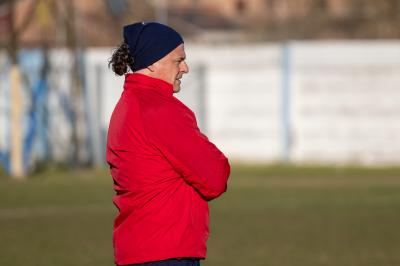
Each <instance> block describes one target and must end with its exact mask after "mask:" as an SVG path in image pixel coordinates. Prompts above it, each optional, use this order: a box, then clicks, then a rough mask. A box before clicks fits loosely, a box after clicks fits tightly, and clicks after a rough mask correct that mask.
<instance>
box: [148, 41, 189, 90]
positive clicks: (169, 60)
mask: <svg viewBox="0 0 400 266" xmlns="http://www.w3.org/2000/svg"><path fill="white" fill-rule="evenodd" d="M185 59H186V54H185V48H184V45H183V44H181V45H179V46H178V47H176V48H175V49H174V50H172V51H171V52H170V53H169V54H167V55H166V56H164V57H163V58H161V59H160V60H158V61H157V62H155V63H154V64H153V76H154V77H156V78H159V79H162V80H164V81H166V82H168V83H171V84H173V85H174V93H177V92H179V91H180V90H181V80H180V79H181V78H182V76H183V74H186V73H188V72H189V68H188V65H187V64H186V62H185Z"/></svg>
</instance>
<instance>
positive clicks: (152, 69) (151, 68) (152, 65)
mask: <svg viewBox="0 0 400 266" xmlns="http://www.w3.org/2000/svg"><path fill="white" fill-rule="evenodd" d="M146 68H147V69H148V70H150V72H154V71H155V67H154V64H151V65H149V66H147V67H146Z"/></svg>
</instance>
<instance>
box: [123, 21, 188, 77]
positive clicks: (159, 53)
mask: <svg viewBox="0 0 400 266" xmlns="http://www.w3.org/2000/svg"><path fill="white" fill-rule="evenodd" d="M123 33H124V41H125V43H126V44H128V46H129V53H130V55H131V56H132V58H133V69H132V70H133V71H137V70H139V69H142V68H145V67H147V66H149V65H151V64H153V63H155V62H157V61H158V60H160V59H161V58H163V57H164V56H166V55H167V54H169V53H170V52H171V51H172V50H174V49H175V48H176V47H178V46H179V45H180V44H182V43H183V39H182V36H181V35H180V34H179V33H178V32H176V31H175V30H174V29H172V28H170V27H168V26H166V25H163V24H160V23H157V22H139V23H134V24H130V25H126V26H124V30H123Z"/></svg>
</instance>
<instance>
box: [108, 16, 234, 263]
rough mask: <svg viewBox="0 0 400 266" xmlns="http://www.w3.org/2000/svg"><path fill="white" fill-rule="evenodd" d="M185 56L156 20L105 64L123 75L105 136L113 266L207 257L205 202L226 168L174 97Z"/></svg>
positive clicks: (130, 30)
mask: <svg viewBox="0 0 400 266" xmlns="http://www.w3.org/2000/svg"><path fill="white" fill-rule="evenodd" d="M185 59H186V54H185V49H184V43H183V39H182V37H181V36H180V35H179V33H177V32H176V31H175V30H173V29H172V28H170V27H168V26H165V25H162V24H159V23H154V22H153V23H135V24H131V25H127V26H125V27H124V43H123V44H122V45H121V46H120V48H119V49H117V50H116V51H115V52H114V54H113V57H112V59H111V61H110V65H112V69H113V70H114V72H115V73H117V74H119V75H125V83H124V91H123V93H122V95H121V98H120V100H119V101H118V103H117V105H116V107H115V109H114V112H113V114H112V117H111V121H110V126H109V130H108V139H107V162H108V164H109V166H110V171H111V175H112V177H113V180H114V189H115V191H116V195H115V196H114V204H115V205H116V207H117V208H118V210H119V214H118V216H117V217H116V219H115V223H114V235H113V245H114V255H115V263H116V264H117V265H142V264H143V265H148V266H156V265H157V266H166V265H169V266H183V265H185V266H195V265H200V263H199V260H200V259H204V258H205V257H206V241H207V238H208V234H209V227H208V223H209V211H208V203H207V202H208V201H210V200H212V199H215V198H216V197H218V196H220V195H221V194H222V193H223V192H225V191H226V188H227V179H228V176H229V174H230V166H229V163H228V159H227V158H226V157H225V156H224V154H223V153H222V152H221V151H220V150H218V148H217V147H216V146H215V145H214V144H212V143H211V142H210V141H209V140H208V138H207V137H206V136H205V135H203V134H202V133H201V132H200V131H199V129H198V127H197V123H196V118H195V115H194V113H193V112H192V111H191V110H190V109H189V108H188V107H186V106H185V105H184V104H183V103H182V102H181V101H179V100H178V99H177V98H175V97H174V96H173V93H177V92H179V91H180V89H181V81H180V79H181V78H182V76H183V75H184V74H186V73H188V71H189V69H188V66H187V64H186V62H185ZM128 68H130V69H131V70H132V72H133V73H128V74H127V71H128ZM144 263H145V264H144Z"/></svg>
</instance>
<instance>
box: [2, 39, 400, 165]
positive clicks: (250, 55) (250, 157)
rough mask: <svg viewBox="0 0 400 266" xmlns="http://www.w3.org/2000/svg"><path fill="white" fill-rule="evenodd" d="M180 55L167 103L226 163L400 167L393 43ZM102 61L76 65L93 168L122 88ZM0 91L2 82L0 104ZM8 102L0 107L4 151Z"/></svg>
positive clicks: (102, 53)
mask: <svg viewBox="0 0 400 266" xmlns="http://www.w3.org/2000/svg"><path fill="white" fill-rule="evenodd" d="M186 49H187V58H188V59H187V61H188V64H189V67H190V73H189V74H188V75H186V76H185V77H184V79H183V84H182V90H181V92H180V93H178V94H176V95H175V96H176V97H178V98H179V99H181V100H182V101H183V102H184V103H186V104H187V105H188V106H189V107H190V108H192V109H193V110H194V112H195V113H196V116H197V120H198V123H199V126H200V128H201V130H202V131H204V132H205V133H206V134H207V135H208V136H209V137H210V139H211V140H212V141H213V142H215V143H216V144H217V146H219V147H220V148H221V149H222V150H223V151H224V152H225V153H226V154H227V155H228V156H229V157H230V158H231V159H232V160H240V161H252V162H253V161H257V162H274V161H282V160H288V161H291V162H297V163H334V164H344V163H361V164H398V163H400V42H291V43H289V44H285V45H284V44H266V45H246V46H234V45H230V46H203V45H195V44H191V43H188V44H186ZM110 55H111V48H104V49H90V50H88V51H87V53H86V54H85V60H84V61H85V68H84V73H85V85H86V91H85V109H86V111H87V125H86V126H87V127H86V130H87V132H86V133H85V134H86V136H88V138H87V139H88V141H89V144H90V145H88V149H90V150H91V153H90V154H92V156H94V157H95V158H94V161H95V162H97V163H98V164H102V163H104V153H103V151H104V145H105V141H104V140H105V136H106V130H107V127H108V121H109V118H110V116H111V112H112V110H113V108H114V105H115V103H116V102H117V100H118V98H119V96H120V94H121V92H122V84H123V78H122V77H117V76H115V75H114V74H113V73H112V72H111V71H110V70H109V69H107V62H108V59H109V57H110ZM52 62H53V71H52V73H53V74H52V80H53V81H52V83H51V84H53V87H54V88H52V89H51V91H50V95H49V107H50V109H51V110H53V111H52V112H51V114H52V118H51V119H50V125H49V128H50V129H49V132H50V134H49V136H50V137H51V138H52V140H51V144H52V145H54V146H55V147H53V149H56V150H57V152H58V153H60V154H59V157H60V158H63V157H62V153H63V152H65V151H68V145H70V143H69V141H68V140H69V136H70V134H71V128H70V126H68V122H67V120H68V119H67V117H68V116H67V114H66V111H65V110H64V109H63V108H62V106H61V105H60V96H59V95H60V93H59V92H60V91H64V94H65V95H67V98H68V97H69V96H68V95H69V94H70V89H69V85H68V84H69V81H68V76H66V75H65V73H64V72H65V67H66V65H68V56H66V55H65V54H63V52H54V54H53V55H52ZM63 68H64V70H63ZM3 69H4V68H2V73H1V76H4V73H5V72H4V71H3ZM5 76H6V75H5ZM7 86H8V85H7V78H4V79H2V81H1V82H0V95H2V97H7ZM7 104H8V101H5V100H4V98H3V99H2V100H1V101H0V110H1V112H0V150H3V151H4V150H7V148H8V146H7V145H8V142H7V138H8V137H7V136H8V134H9V130H8V125H7V123H8V122H7V121H8V120H7V110H8V108H9V107H8V106H7ZM60 125H63V126H62V127H61V128H62V132H61V133H57V132H59V131H60ZM57 147H58V148H57ZM60 147H61V148H60ZM58 153H57V154H58Z"/></svg>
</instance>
